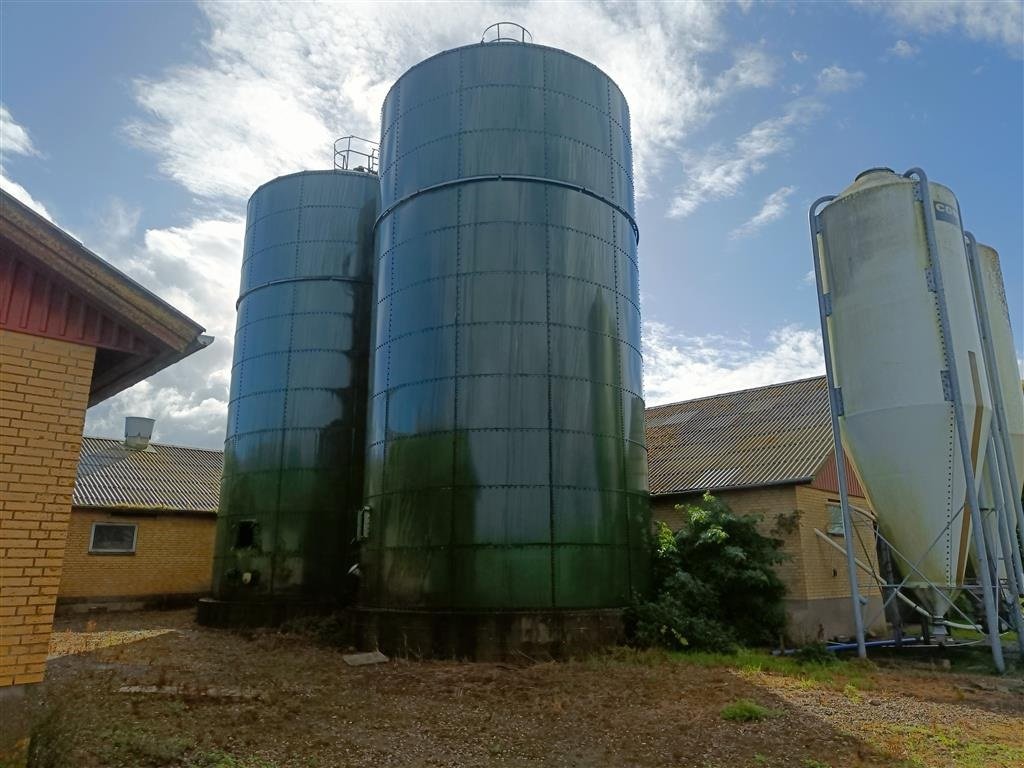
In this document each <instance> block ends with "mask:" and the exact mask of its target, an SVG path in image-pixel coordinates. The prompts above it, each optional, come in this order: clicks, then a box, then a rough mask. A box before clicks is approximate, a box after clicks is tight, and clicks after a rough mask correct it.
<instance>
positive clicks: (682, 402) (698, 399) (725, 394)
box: [645, 373, 825, 411]
mask: <svg viewBox="0 0 1024 768" xmlns="http://www.w3.org/2000/svg"><path fill="white" fill-rule="evenodd" d="M824 378H825V374H823V373H822V374H819V375H817V376H805V377H804V378H802V379H793V380H791V381H777V382H775V383H774V384H761V385H760V386H756V387H745V388H744V389H734V390H730V391H728V392H718V393H717V394H714V395H704V396H703V397H692V398H690V399H689V400H676V401H675V402H672V403H661V404H660V405H649V406H647V408H646V409H645V410H648V411H653V410H655V409H656V408H668V407H670V406H673V405H686V404H687V403H699V402H701V401H702V400H714V399H715V398H717V397H728V396H729V395H740V394H743V393H744V392H756V391H758V390H763V389H773V388H775V387H788V386H791V385H793V384H803V383H805V382H808V381H813V380H815V379H824Z"/></svg>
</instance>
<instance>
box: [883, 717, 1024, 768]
mask: <svg viewBox="0 0 1024 768" xmlns="http://www.w3.org/2000/svg"><path fill="white" fill-rule="evenodd" d="M870 731H871V733H870V735H868V734H867V733H864V734H863V735H864V736H867V739H866V740H867V741H868V742H869V743H871V742H872V741H873V742H875V743H876V744H877V746H878V747H880V748H882V749H885V748H886V746H887V745H888V747H889V749H891V748H892V745H893V743H894V742H897V743H898V744H899V749H900V751H901V752H902V753H903V754H902V757H903V758H904V759H903V761H902V762H900V763H898V765H900V766H908V767H909V766H913V767H914V768H925V767H926V766H929V765H933V764H934V763H935V759H936V756H938V755H941V756H943V757H946V758H947V759H948V760H949V761H950V764H952V765H956V766H957V768H994V767H995V766H1010V765H1024V744H1021V743H1018V744H1013V743H1007V741H1006V740H1005V738H1004V739H999V738H993V734H989V733H986V732H984V731H982V732H978V733H974V734H971V733H966V732H964V731H963V730H962V729H960V728H956V727H949V726H941V725H935V726H928V727H924V726H915V725H898V724H895V723H886V724H877V725H875V726H874V727H872V728H871V729H870ZM872 737H874V738H872Z"/></svg>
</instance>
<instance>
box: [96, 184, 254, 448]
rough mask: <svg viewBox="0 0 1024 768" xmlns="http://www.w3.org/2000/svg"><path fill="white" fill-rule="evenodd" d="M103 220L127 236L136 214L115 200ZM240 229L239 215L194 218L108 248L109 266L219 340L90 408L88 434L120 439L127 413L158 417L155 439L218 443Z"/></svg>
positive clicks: (225, 404) (228, 372)
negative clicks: (117, 269) (192, 320)
mask: <svg viewBox="0 0 1024 768" xmlns="http://www.w3.org/2000/svg"><path fill="white" fill-rule="evenodd" d="M108 220H109V221H110V222H111V223H112V227H113V231H114V235H113V236H115V237H118V236H127V237H131V236H132V235H133V234H134V230H135V226H136V224H137V221H138V216H137V213H136V212H134V211H131V210H126V209H125V208H124V207H123V206H121V205H119V204H117V203H116V202H115V204H114V205H113V206H112V212H111V214H110V215H109V216H108ZM244 228H245V223H244V221H243V220H242V219H239V218H227V219H197V220H194V221H192V222H191V223H189V224H188V225H186V226H182V227H170V228H167V229H150V230H147V231H146V232H145V235H144V238H143V243H142V245H138V244H136V245H134V246H132V245H131V243H128V242H122V243H121V244H120V245H117V244H115V243H113V242H112V243H110V244H109V245H108V249H107V251H106V252H107V253H108V254H109V260H110V261H111V262H112V263H113V264H114V266H116V267H118V268H119V269H121V270H123V271H124V272H126V273H127V274H129V275H130V276H131V277H133V278H135V279H136V280H138V281H139V282H140V283H142V284H143V285H145V286H147V287H148V288H150V289H152V290H155V292H156V293H158V294H159V295H160V297H161V298H163V299H164V300H165V301H167V302H169V303H170V304H171V305H172V306H174V307H176V308H177V309H179V310H181V311H182V312H184V313H185V314H186V315H188V316H189V317H191V318H193V319H195V320H196V321H197V322H199V323H200V324H201V325H203V326H205V327H206V329H207V333H209V334H212V335H213V336H215V337H216V340H215V341H214V343H213V345H212V346H211V347H209V348H207V349H204V350H201V351H199V352H197V353H195V354H194V355H192V356H190V357H187V358H186V359H185V360H183V361H182V362H180V363H176V364H175V365H173V366H171V367H170V368H167V369H165V370H163V371H161V372H160V373H158V374H156V375H155V376H153V377H151V378H150V379H147V380H146V381H143V382H140V383H139V384H136V385H135V386H134V387H132V388H131V389H128V390H126V391H124V392H122V393H121V394H119V395H117V396H115V397H113V398H111V399H110V400H107V401H105V402H103V403H101V404H100V405H98V406H96V407H94V408H91V409H89V412H88V415H87V420H86V433H87V434H90V435H104V436H108V437H120V436H121V434H122V429H123V424H124V417H125V416H149V417H152V418H155V419H156V420H157V423H156V429H155V432H154V439H156V440H163V441H168V442H172V443H180V444H184V445H196V446H200V447H205V448H218V449H219V448H220V447H222V445H223V443H224V420H225V417H226V415H227V407H228V389H229V386H230V376H231V356H232V349H233V341H234V331H235V307H234V297H235V296H237V294H238V283H239V269H240V265H241V260H242V246H243V235H244Z"/></svg>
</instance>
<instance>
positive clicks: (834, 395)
mask: <svg viewBox="0 0 1024 768" xmlns="http://www.w3.org/2000/svg"><path fill="white" fill-rule="evenodd" d="M835 199H836V195H825V196H824V197H819V198H818V199H817V200H815V201H814V202H813V203H811V208H810V211H808V218H809V220H810V225H811V251H812V253H813V255H814V285H815V291H816V293H817V294H818V318H819V320H820V321H821V347H822V352H823V353H824V356H825V379H826V383H827V386H828V392H829V409H828V410H829V417H830V419H831V424H832V445H833V451H834V456H835V460H836V481H837V485H838V486H839V508H840V511H841V512H842V515H843V530H844V531H846V532H847V535H846V536H844V537H843V538H844V543H845V545H846V572H847V576H848V577H849V580H850V605H851V608H852V610H853V624H854V629H855V632H856V635H857V656H859V657H860V658H862V659H866V658H867V655H868V651H867V644H866V643H865V641H864V607H863V605H862V604H861V594H860V582H859V579H858V577H857V557H856V554H855V553H854V551H853V539H854V537H853V536H852V535H850V534H851V533H852V532H853V514H852V513H851V512H850V493H849V486H848V485H847V481H846V454H845V453H844V452H843V437H842V432H841V430H842V423H841V422H840V420H839V417H840V416H842V415H843V413H844V412H845V411H844V406H843V395H842V391H841V389H840V388H839V387H837V386H836V378H835V369H834V367H833V361H832V342H831V340H830V339H829V335H828V318H829V317H830V316H831V314H832V295H831V291H830V292H829V293H825V283H826V275H825V274H823V273H824V272H825V271H826V270H827V264H826V263H825V261H824V260H823V259H822V258H821V249H819V248H818V236H819V235H821V234H823V232H824V228H823V226H822V223H821V220H820V219H819V218H818V208H820V207H821V206H822V205H824V204H825V203H830V202H832V201H833V200H835ZM822 248H824V240H822ZM828 277H829V279H828V281H827V282H828V285H829V286H831V285H832V280H831V276H828Z"/></svg>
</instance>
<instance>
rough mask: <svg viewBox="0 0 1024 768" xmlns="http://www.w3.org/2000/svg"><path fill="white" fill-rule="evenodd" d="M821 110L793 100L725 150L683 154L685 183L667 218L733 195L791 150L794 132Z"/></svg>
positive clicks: (814, 103)
mask: <svg viewBox="0 0 1024 768" xmlns="http://www.w3.org/2000/svg"><path fill="white" fill-rule="evenodd" d="M823 110H824V105H823V104H822V103H821V102H819V101H817V100H816V99H813V98H802V99H796V100H794V101H791V102H790V103H789V104H787V105H786V109H785V111H784V112H783V114H782V115H780V116H778V117H773V118H771V119H769V120H764V121H762V122H760V123H758V124H757V125H755V126H754V127H753V128H751V129H750V131H748V132H747V133H746V134H744V135H743V136H740V137H739V138H738V139H737V140H736V141H735V143H734V144H733V146H732V147H730V148H729V149H728V150H724V149H722V148H721V147H711V148H708V149H705V150H702V151H701V152H699V153H698V152H689V153H686V154H685V155H684V156H683V165H684V168H685V169H686V181H685V182H684V183H683V185H682V187H681V188H680V190H679V191H678V192H677V193H676V195H675V196H674V197H673V199H672V201H671V204H670V207H669V216H672V217H676V218H682V217H685V216H689V215H690V214H691V213H693V212H694V211H695V210H697V208H699V207H700V206H701V205H702V204H703V203H705V202H708V201H709V200H722V199H724V198H727V197H732V196H733V195H735V194H737V193H738V192H739V191H740V190H741V189H742V187H743V184H744V183H746V181H747V180H748V179H749V178H750V176H752V175H753V174H755V173H760V172H761V171H762V170H764V168H765V162H766V161H767V159H768V158H769V157H772V156H773V155H777V154H779V153H781V152H784V151H786V150H788V149H789V148H790V146H792V142H793V136H792V134H793V132H794V131H795V130H797V129H799V128H801V127H803V126H806V125H807V124H808V123H810V122H811V121H813V120H814V119H815V118H817V117H818V116H819V115H820V114H821V113H822V111H823Z"/></svg>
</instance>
